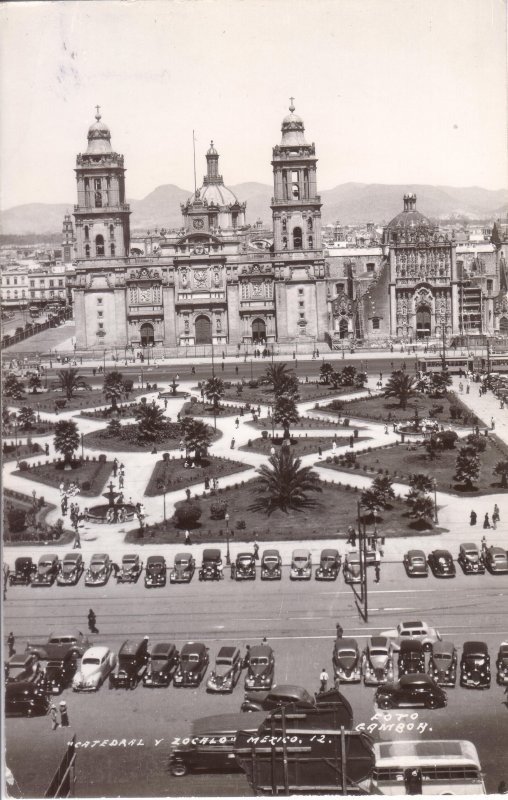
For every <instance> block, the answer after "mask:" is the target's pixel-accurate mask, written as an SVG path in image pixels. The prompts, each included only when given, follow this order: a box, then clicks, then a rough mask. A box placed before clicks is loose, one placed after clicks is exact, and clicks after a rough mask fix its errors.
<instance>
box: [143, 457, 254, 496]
mask: <svg viewBox="0 0 508 800" xmlns="http://www.w3.org/2000/svg"><path fill="white" fill-rule="evenodd" d="M185 462H186V460H185V458H184V457H183V455H182V456H180V458H173V459H168V460H166V461H164V460H162V461H157V463H156V465H155V467H154V470H153V472H152V475H151V477H150V480H149V482H148V486H147V487H146V491H145V495H147V496H148V497H156V496H157V495H162V494H163V489H162V488H161V484H160V482H161V481H162V482H163V483H164V484H165V486H166V491H167V492H174V491H175V490H176V489H185V487H186V486H192V485H193V484H195V483H203V481H204V480H205V478H206V477H208V478H210V481H211V479H212V478H223V477H224V476H225V475H232V474H233V473H235V472H243V471H244V470H246V469H252V467H250V466H249V465H248V464H242V463H241V462H240V461H233V460H232V459H229V458H220V457H218V456H205V457H204V458H203V459H202V460H201V463H199V464H195V466H194V468H190V467H187V468H185V467H184V464H185Z"/></svg>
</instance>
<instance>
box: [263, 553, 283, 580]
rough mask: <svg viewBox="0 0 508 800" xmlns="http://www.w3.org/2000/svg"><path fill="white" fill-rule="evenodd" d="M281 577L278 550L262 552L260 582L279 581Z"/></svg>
mask: <svg viewBox="0 0 508 800" xmlns="http://www.w3.org/2000/svg"><path fill="white" fill-rule="evenodd" d="M281 577H282V559H281V557H280V553H279V551H278V550H263V554H262V556H261V580H262V581H280V579H281Z"/></svg>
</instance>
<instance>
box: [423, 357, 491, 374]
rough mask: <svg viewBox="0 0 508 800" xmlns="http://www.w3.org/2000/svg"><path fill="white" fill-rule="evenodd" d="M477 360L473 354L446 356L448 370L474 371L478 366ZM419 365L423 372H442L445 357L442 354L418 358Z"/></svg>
mask: <svg viewBox="0 0 508 800" xmlns="http://www.w3.org/2000/svg"><path fill="white" fill-rule="evenodd" d="M476 362H477V360H476V359H475V358H473V357H471V356H456V357H452V356H445V363H446V369H447V370H448V372H460V371H461V370H462V372H474V370H475V367H477V363H476ZM418 366H419V369H420V371H421V372H441V370H442V369H443V359H442V357H441V356H431V357H430V358H426V357H425V358H420V359H418Z"/></svg>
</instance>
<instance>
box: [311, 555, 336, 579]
mask: <svg viewBox="0 0 508 800" xmlns="http://www.w3.org/2000/svg"><path fill="white" fill-rule="evenodd" d="M339 572H340V555H339V551H338V550H334V549H333V548H326V549H325V550H321V556H320V558H319V567H317V568H316V575H315V577H316V580H317V581H335V580H337V576H338V574H339Z"/></svg>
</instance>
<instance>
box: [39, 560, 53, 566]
mask: <svg viewBox="0 0 508 800" xmlns="http://www.w3.org/2000/svg"><path fill="white" fill-rule="evenodd" d="M52 563H53V562H52V561H51V559H46V560H45V561H39V566H40V567H50V566H51V565H52Z"/></svg>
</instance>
